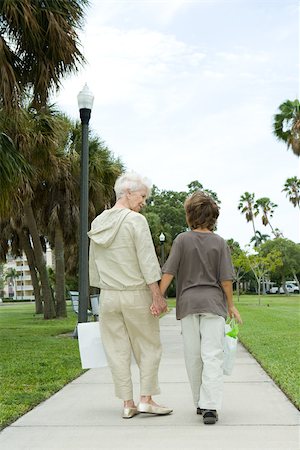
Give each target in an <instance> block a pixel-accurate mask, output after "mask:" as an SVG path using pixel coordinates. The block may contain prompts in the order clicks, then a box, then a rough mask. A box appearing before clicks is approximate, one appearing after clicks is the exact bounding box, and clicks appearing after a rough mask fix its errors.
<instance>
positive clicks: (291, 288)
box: [268, 283, 299, 294]
mask: <svg viewBox="0 0 300 450" xmlns="http://www.w3.org/2000/svg"><path fill="white" fill-rule="evenodd" d="M285 286H286V290H287V291H288V293H289V294H299V288H298V286H297V285H296V284H294V283H286V284H285ZM268 293H269V294H284V293H285V292H284V289H283V287H282V286H280V288H279V287H278V286H273V287H271V288H270V290H269V291H268Z"/></svg>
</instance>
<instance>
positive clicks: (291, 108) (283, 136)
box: [273, 100, 300, 156]
mask: <svg viewBox="0 0 300 450" xmlns="http://www.w3.org/2000/svg"><path fill="white" fill-rule="evenodd" d="M279 111H280V112H279V113H277V114H275V116H274V122H273V133H274V134H275V136H276V137H277V139H278V140H280V141H283V142H285V143H286V144H287V148H290V147H291V148H292V150H293V152H294V153H295V155H297V156H299V155H300V103H299V100H294V101H291V100H286V101H285V102H284V103H282V104H281V105H280V106H279Z"/></svg>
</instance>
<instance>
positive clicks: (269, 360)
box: [169, 295, 300, 409]
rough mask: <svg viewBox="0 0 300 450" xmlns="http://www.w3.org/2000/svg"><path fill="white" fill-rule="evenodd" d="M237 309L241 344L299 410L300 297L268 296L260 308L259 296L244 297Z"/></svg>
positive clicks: (238, 303)
mask: <svg viewBox="0 0 300 450" xmlns="http://www.w3.org/2000/svg"><path fill="white" fill-rule="evenodd" d="M169 305H170V306H174V305H175V300H173V299H170V300H169ZM235 306H236V307H237V308H238V310H239V311H240V314H241V316H242V319H243V325H241V326H240V333H239V339H240V341H241V342H242V344H243V345H244V346H245V347H246V348H247V349H248V350H249V352H250V353H251V354H252V355H253V356H254V357H255V359H256V360H257V361H258V362H259V363H260V364H261V366H262V367H263V368H264V369H265V371H266V372H267V373H268V374H269V375H270V376H271V378H272V379H273V380H274V381H275V382H276V384H277V385H278V386H279V387H280V388H281V389H282V391H283V392H284V393H285V394H286V395H287V396H288V397H289V399H290V400H291V401H292V402H293V403H294V405H295V406H296V407H297V408H298V409H299V408H300V393H299V373H300V338H299V330H300V327H299V325H300V296H299V295H291V296H289V297H286V296H283V295H267V296H263V297H262V301H261V305H259V304H258V297H257V296H256V295H243V296H241V297H240V301H239V302H238V301H237V299H235Z"/></svg>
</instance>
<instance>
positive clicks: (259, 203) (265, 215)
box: [254, 197, 278, 235]
mask: <svg viewBox="0 0 300 450" xmlns="http://www.w3.org/2000/svg"><path fill="white" fill-rule="evenodd" d="M277 206H278V205H276V204H275V203H273V202H271V200H270V199H269V198H268V197H262V198H259V199H257V200H256V202H255V204H254V210H255V215H256V216H257V215H258V214H259V213H260V211H261V212H262V217H261V220H262V223H263V225H265V226H267V225H269V226H270V228H271V230H272V233H273V234H274V235H276V233H275V230H274V228H273V227H272V224H271V222H270V217H273V214H274V209H275V208H277Z"/></svg>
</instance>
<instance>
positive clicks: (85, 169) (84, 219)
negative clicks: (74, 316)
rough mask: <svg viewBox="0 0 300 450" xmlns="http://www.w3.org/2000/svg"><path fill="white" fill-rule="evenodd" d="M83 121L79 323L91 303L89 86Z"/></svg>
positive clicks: (81, 100)
mask: <svg viewBox="0 0 300 450" xmlns="http://www.w3.org/2000/svg"><path fill="white" fill-rule="evenodd" d="M77 100H78V107H79V113H80V119H81V129H82V145H81V162H80V225H79V309H78V322H80V323H81V322H87V310H88V301H89V271H88V235H87V232H88V206H89V121H90V117H91V111H92V107H93V101H94V96H93V94H92V93H91V92H90V90H89V88H88V86H87V84H85V85H84V87H83V89H82V91H80V92H79V94H78V96H77Z"/></svg>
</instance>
